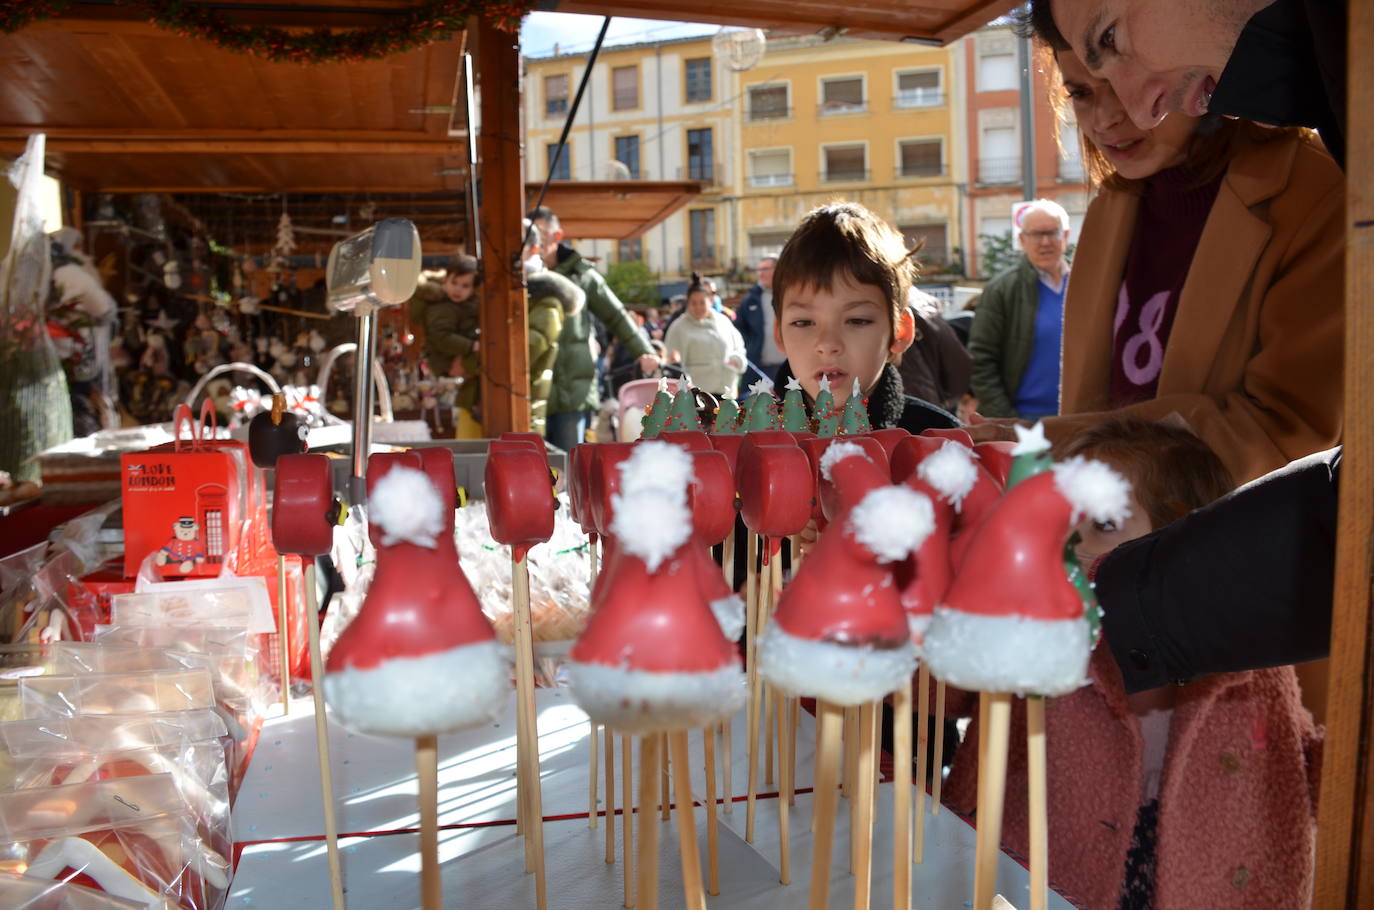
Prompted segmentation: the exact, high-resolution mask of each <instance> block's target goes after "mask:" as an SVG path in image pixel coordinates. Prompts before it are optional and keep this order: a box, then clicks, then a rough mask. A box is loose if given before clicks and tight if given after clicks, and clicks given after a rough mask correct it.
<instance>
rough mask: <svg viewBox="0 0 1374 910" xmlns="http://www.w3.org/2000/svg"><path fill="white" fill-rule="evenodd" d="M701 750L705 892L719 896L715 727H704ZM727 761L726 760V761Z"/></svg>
mask: <svg viewBox="0 0 1374 910" xmlns="http://www.w3.org/2000/svg"><path fill="white" fill-rule="evenodd" d="M702 748H703V749H704V750H705V752H706V868H707V870H708V871H707V880H706V890H707V891H709V892H710V893H711V896H712V897H715V896H716V895H718V894H720V846H719V834H718V832H717V831H716V725H715V723H714V722H712V723H709V724H707V725H706V730H705V732H704V735H703V740H702ZM728 760H729V759H728V758H727V761H728Z"/></svg>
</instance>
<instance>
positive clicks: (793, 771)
mask: <svg viewBox="0 0 1374 910" xmlns="http://www.w3.org/2000/svg"><path fill="white" fill-rule="evenodd" d="M791 547H792V549H791V553H792V577H793V578H796V577H797V572H798V571H800V570H801V564H802V548H801V538H800V537H797V536H795V535H794V536H793V537H792V543H791ZM778 574H779V577H778V590H779V591H781V590H782V577H781V575H782V566H781V565H779V566H778ZM788 714H789V716H790V717H791V724H790V725H789V726H788V734H787V738H788V745H787V754H788V761H789V762H790V763H791V768H790V770H789V772H788V780H789V781H790V782H791V783H790V784H789V790H788V794H787V804H788V805H789V806H795V805H796V804H797V729H798V728H799V727H800V726H801V699H799V698H791V699H789V700H788Z"/></svg>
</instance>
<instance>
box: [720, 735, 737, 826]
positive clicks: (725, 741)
mask: <svg viewBox="0 0 1374 910" xmlns="http://www.w3.org/2000/svg"><path fill="white" fill-rule="evenodd" d="M720 730H721V740H720V767H721V770H722V771H724V778H725V792H724V794H723V795H724V797H725V814H726V815H734V814H735V810H734V806H735V773H734V772H735V752H734V738H735V737H734V733H735V719H734V718H733V717H727V718H725V720H724V721H722V722H721V725H720Z"/></svg>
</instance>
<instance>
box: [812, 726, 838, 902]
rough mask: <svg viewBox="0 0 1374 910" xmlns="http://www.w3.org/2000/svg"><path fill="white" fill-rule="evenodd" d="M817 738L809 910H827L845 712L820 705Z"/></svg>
mask: <svg viewBox="0 0 1374 910" xmlns="http://www.w3.org/2000/svg"><path fill="white" fill-rule="evenodd" d="M816 711H817V714H818V715H819V716H818V717H817V719H816V729H817V737H818V739H819V743H818V745H819V748H818V749H817V751H816V789H815V798H814V802H813V805H814V806H815V819H814V821H813V823H812V828H813V830H814V831H815V836H814V837H813V838H812V839H811V895H810V902H809V904H808V907H809V910H826V908H827V907H829V906H830V850H831V847H832V846H833V841H834V840H835V807H836V804H837V803H838V802H839V798H840V796H839V794H838V793H837V792H835V787H836V778H837V777H838V776H839V764H840V726H841V724H842V723H843V716H844V715H843V713H842V711H843V709H842V708H840V707H839V706H838V705H832V704H830V703H829V702H824V701H819V700H817V702H816Z"/></svg>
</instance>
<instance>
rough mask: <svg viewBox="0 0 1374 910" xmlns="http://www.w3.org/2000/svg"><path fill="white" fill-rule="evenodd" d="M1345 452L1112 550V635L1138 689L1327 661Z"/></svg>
mask: <svg viewBox="0 0 1374 910" xmlns="http://www.w3.org/2000/svg"><path fill="white" fill-rule="evenodd" d="M1340 461H1341V449H1340V448H1335V449H1331V450H1329V451H1326V452H1318V453H1316V454H1315V455H1309V456H1307V457H1306V458H1302V459H1299V460H1298V461H1295V462H1293V463H1292V464H1290V465H1288V466H1287V467H1284V468H1281V469H1279V470H1277V471H1275V472H1273V473H1272V474H1266V475H1265V476H1263V477H1261V478H1259V479H1258V480H1256V481H1254V482H1252V483H1249V484H1246V485H1245V486H1243V487H1241V488H1240V489H1238V490H1236V491H1235V492H1234V493H1232V494H1230V495H1229V496H1226V497H1224V498H1222V499H1219V500H1217V501H1216V502H1214V503H1212V504H1211V505H1209V506H1207V507H1206V508H1203V509H1199V510H1197V511H1196V512H1193V513H1191V514H1189V515H1187V516H1186V517H1184V518H1182V519H1180V520H1178V521H1176V522H1174V523H1173V524H1170V525H1167V526H1165V527H1163V528H1160V529H1159V530H1158V531H1156V532H1154V533H1153V534H1149V535H1147V536H1145V537H1141V538H1138V539H1137V540H1133V541H1131V542H1130V543H1126V544H1123V545H1121V546H1120V547H1118V548H1117V549H1115V550H1113V551H1112V552H1111V553H1110V554H1109V555H1108V556H1107V557H1106V558H1105V559H1104V560H1103V561H1102V564H1101V566H1099V568H1098V570H1097V597H1098V600H1099V601H1100V602H1101V604H1102V608H1103V611H1104V616H1103V632H1104V635H1105V638H1106V641H1107V644H1108V645H1109V646H1110V647H1111V649H1112V653H1113V654H1114V655H1115V657H1116V661H1117V663H1118V664H1120V666H1121V675H1122V677H1123V679H1124V680H1125V683H1126V690H1127V691H1128V692H1139V691H1141V690H1142V689H1150V688H1154V687H1156V686H1162V685H1165V684H1167V683H1185V682H1189V681H1190V680H1192V679H1194V678H1195V677H1198V676H1204V675H1207V674H1210V673H1231V672H1237V671H1240V670H1257V669H1262V668H1264V667H1275V666H1281V665H1283V664H1293V663H1302V662H1304V661H1309V660H1317V659H1320V658H1323V657H1326V656H1327V654H1328V653H1329V651H1330V646H1331V597H1332V574H1333V571H1334V565H1335V554H1336V494H1337V486H1338V481H1339V478H1340Z"/></svg>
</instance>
